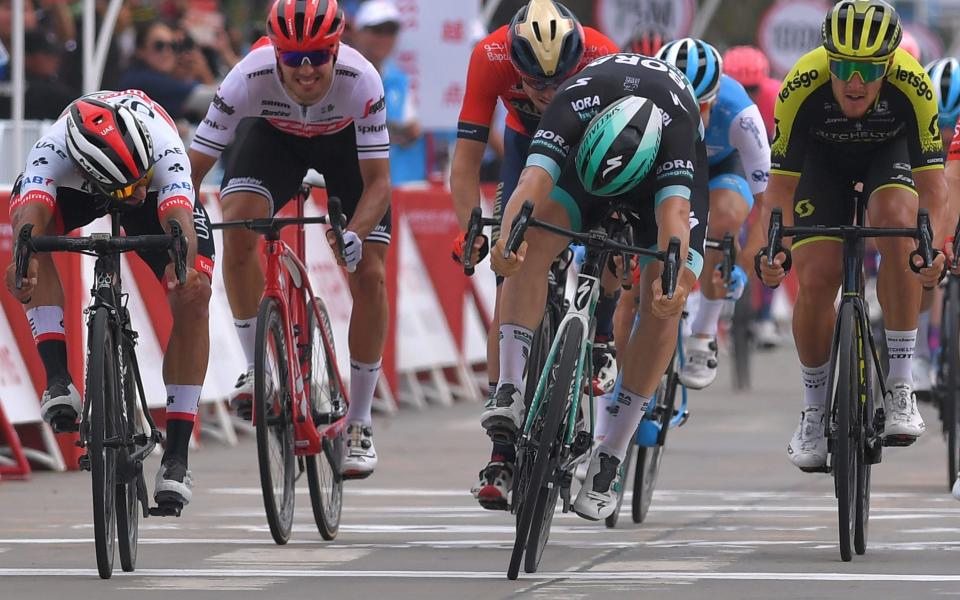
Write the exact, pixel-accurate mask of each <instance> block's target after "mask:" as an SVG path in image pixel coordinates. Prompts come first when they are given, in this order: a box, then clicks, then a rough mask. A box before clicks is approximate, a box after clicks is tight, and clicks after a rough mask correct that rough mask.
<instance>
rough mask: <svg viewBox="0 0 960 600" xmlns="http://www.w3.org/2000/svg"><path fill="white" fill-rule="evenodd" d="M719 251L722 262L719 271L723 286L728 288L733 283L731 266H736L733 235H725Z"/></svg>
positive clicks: (735, 249)
mask: <svg viewBox="0 0 960 600" xmlns="http://www.w3.org/2000/svg"><path fill="white" fill-rule="evenodd" d="M720 251H721V252H722V253H723V262H722V263H721V266H720V269H721V271H722V275H723V286H724V287H726V288H729V287H730V284H731V282H732V281H733V266H734V265H735V264H737V247H736V244H734V243H733V235H732V234H730V233H727V234H725V235H724V236H723V241H721V242H720Z"/></svg>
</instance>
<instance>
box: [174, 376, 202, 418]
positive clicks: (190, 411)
mask: <svg viewBox="0 0 960 600" xmlns="http://www.w3.org/2000/svg"><path fill="white" fill-rule="evenodd" d="M201 389H203V386H201V385H176V384H168V385H167V419H180V420H183V421H191V422H192V421H193V420H194V419H196V418H197V407H198V405H199V404H200V390H201Z"/></svg>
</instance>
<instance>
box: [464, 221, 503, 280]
mask: <svg viewBox="0 0 960 600" xmlns="http://www.w3.org/2000/svg"><path fill="white" fill-rule="evenodd" d="M499 222H500V221H499V220H498V219H494V218H493V217H484V216H483V211H482V210H481V208H480V207H479V206H475V207H474V208H473V210H472V211H470V221H469V222H468V223H467V234H466V236H465V237H464V242H463V258H462V259H461V261H460V262H461V264H463V274H464V275H466V276H467V277H473V273H474V271H475V270H476V269H475V267H476V265H474V264H473V245H474V244H475V243H476V241H477V236H478V235H480V232H481V231H482V230H483V228H484V227H487V226H489V225H497V224H498V223H499Z"/></svg>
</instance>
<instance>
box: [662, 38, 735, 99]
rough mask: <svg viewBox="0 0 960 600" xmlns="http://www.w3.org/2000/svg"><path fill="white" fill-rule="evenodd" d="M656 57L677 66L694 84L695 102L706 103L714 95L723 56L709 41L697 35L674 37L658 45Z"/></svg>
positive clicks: (714, 96)
mask: <svg viewBox="0 0 960 600" xmlns="http://www.w3.org/2000/svg"><path fill="white" fill-rule="evenodd" d="M657 58H659V59H660V60H662V61H664V62H667V63H670V64H671V65H673V66H675V67H676V68H678V69H680V72H681V73H683V74H684V75H685V76H686V77H687V79H688V80H689V81H690V85H691V86H693V91H694V93H695V94H696V95H697V101H698V102H700V103H702V104H703V103H707V102H710V101H711V100H713V99H714V98H716V97H717V93H718V92H719V91H720V75H721V74H722V73H723V59H722V58H720V53H719V52H717V49H716V48H714V47H713V46H711V45H710V44H708V43H706V42H705V41H703V40H698V39H696V38H683V39H680V40H674V41H672V42H670V43H669V44H667V45H666V46H664V47H663V48H660V51H659V52H657Z"/></svg>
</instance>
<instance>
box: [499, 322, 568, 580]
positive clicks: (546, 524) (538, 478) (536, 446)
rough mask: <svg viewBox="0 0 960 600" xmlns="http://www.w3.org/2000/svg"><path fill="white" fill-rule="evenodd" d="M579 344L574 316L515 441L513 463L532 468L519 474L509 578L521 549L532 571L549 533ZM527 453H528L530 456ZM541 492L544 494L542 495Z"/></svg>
mask: <svg viewBox="0 0 960 600" xmlns="http://www.w3.org/2000/svg"><path fill="white" fill-rule="evenodd" d="M582 342H583V323H581V322H580V321H578V320H574V321H571V322H570V324H569V326H568V327H567V328H566V330H565V331H564V333H563V339H562V340H561V341H560V348H559V350H558V352H559V360H557V361H556V362H554V364H553V366H552V367H551V368H550V370H549V372H548V373H547V377H548V378H549V379H548V380H547V383H546V386H545V387H544V392H543V401H542V403H541V405H540V406H539V407H538V410H537V412H536V413H530V414H529V415H527V418H528V419H533V422H532V424H531V428H530V436H529V439H525V438H524V439H522V440H521V442H520V443H521V444H522V445H524V447H523V448H521V450H520V453H521V454H524V455H526V456H524V462H521V461H518V466H519V465H521V464H524V465H526V464H531V463H532V466H530V467H529V473H525V474H524V477H525V482H524V488H523V489H522V490H521V491H522V493H524V494H525V495H524V497H523V499H522V500H521V504H520V510H519V513H518V517H517V537H516V540H515V541H514V543H513V553H512V554H511V556H510V567H509V569H508V570H507V578H508V579H516V578H517V574H518V573H519V572H520V561H521V559H522V558H523V555H524V550H525V549H526V551H527V561H526V563H525V564H524V570H525V571H526V572H528V573H532V572H534V571H536V569H537V566H538V565H539V563H540V557H541V555H542V553H543V547H544V546H545V545H546V543H547V539H548V538H549V536H550V524H551V522H552V520H553V511H554V508H555V507H556V499H557V497H556V494H557V493H558V492H559V483H560V482H559V481H558V480H557V477H558V473H557V471H558V464H559V459H560V452H561V450H562V448H563V444H562V443H560V436H561V433H562V432H561V427H560V424H561V423H562V422H563V417H564V412H565V411H566V409H567V406H568V404H567V401H568V398H569V397H570V393H571V389H570V388H571V386H572V385H573V382H574V378H575V375H576V374H577V367H578V364H577V363H578V361H579V358H580V347H581V344H582ZM574 392H576V391H575V390H574ZM527 453H532V456H529V455H527ZM527 461H529V462H527ZM550 488H553V489H552V490H551V489H550ZM542 494H543V495H544V497H541V495H542ZM551 498H552V502H551Z"/></svg>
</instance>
